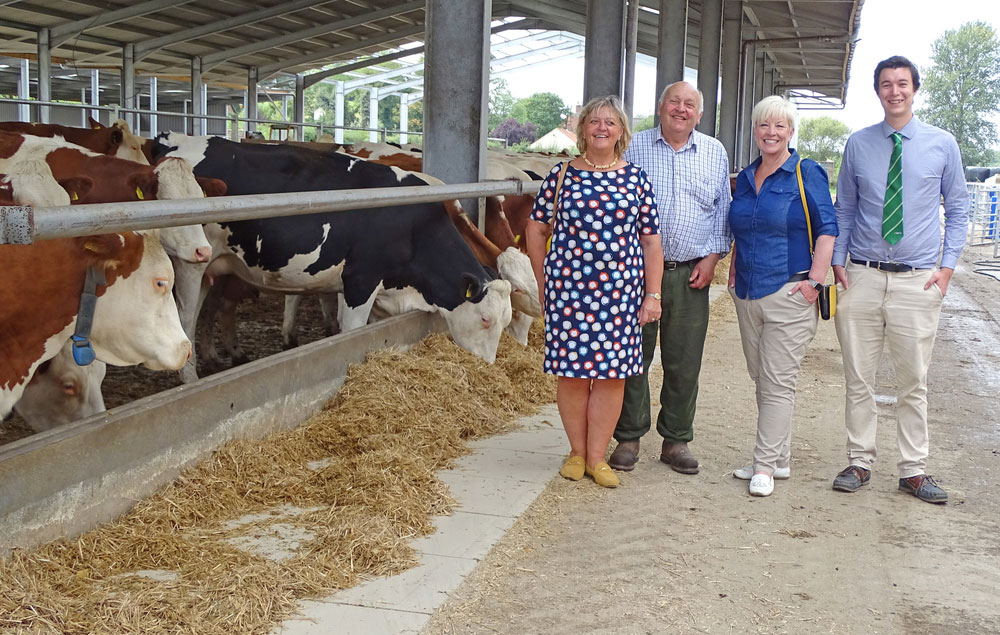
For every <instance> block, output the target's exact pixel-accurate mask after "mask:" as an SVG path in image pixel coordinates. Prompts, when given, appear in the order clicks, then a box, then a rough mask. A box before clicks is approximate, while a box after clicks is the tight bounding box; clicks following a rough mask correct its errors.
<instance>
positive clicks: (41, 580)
mask: <svg viewBox="0 0 1000 635" xmlns="http://www.w3.org/2000/svg"><path fill="white" fill-rule="evenodd" d="M540 351H541V333H540V323H536V325H535V326H534V327H533V329H532V334H531V343H530V344H529V347H528V348H527V349H522V348H521V347H520V346H519V345H518V344H517V343H516V342H514V340H512V339H511V338H509V337H506V336H505V337H503V338H502V340H501V346H500V350H499V351H498V355H497V361H496V363H495V364H493V365H489V364H486V363H485V362H483V361H482V360H480V359H479V358H476V357H474V356H472V355H470V354H469V353H467V352H465V351H464V350H462V349H460V348H458V347H457V346H455V345H454V344H453V343H452V342H451V341H450V340H449V339H448V338H447V337H446V336H444V335H440V334H436V335H431V336H429V337H427V338H426V339H425V340H424V341H422V342H421V343H420V344H418V345H416V346H415V347H413V348H412V349H411V350H409V351H406V352H403V351H400V350H392V349H390V350H384V351H380V352H377V353H374V354H372V355H370V356H369V358H368V360H367V361H366V362H365V363H364V364H360V365H355V366H352V367H351V368H350V370H349V372H348V377H347V380H346V382H345V383H344V385H343V387H342V388H341V390H340V391H339V393H338V394H337V396H336V397H335V398H333V399H332V400H331V401H330V403H328V404H327V405H326V406H325V408H324V409H323V410H322V412H320V413H319V414H317V415H316V416H315V417H313V418H312V419H310V420H309V421H308V422H306V423H305V424H303V425H301V426H299V427H298V428H295V429H294V430H291V431H287V432H283V433H280V434H275V435H272V436H270V437H267V438H265V439H262V440H254V441H233V442H230V443H228V444H226V445H225V446H223V447H221V448H219V449H218V450H216V451H215V452H214V453H213V454H212V456H211V457H210V458H209V459H207V460H206V461H204V462H203V463H202V464H200V465H199V466H197V467H195V468H193V469H190V470H187V471H186V472H185V473H184V474H183V475H182V476H181V477H180V478H178V479H177V480H176V481H175V482H174V483H172V484H171V485H169V486H168V487H166V488H165V489H164V490H163V491H162V492H161V493H159V494H158V495H156V496H154V497H152V498H150V499H148V500H146V501H142V502H140V503H139V504H138V505H137V506H136V507H135V508H134V509H133V510H132V511H131V512H130V513H128V514H126V515H125V516H123V517H122V518H121V519H119V520H118V521H117V522H114V523H111V524H108V525H105V526H103V527H100V528H98V529H96V530H94V531H91V532H89V533H87V534H85V535H83V536H80V537H78V538H75V539H72V540H65V541H60V542H56V543H52V544H49V545H46V546H44V547H42V548H40V549H37V550H35V551H32V552H20V551H15V552H14V553H13V554H12V556H11V557H10V558H9V559H7V560H5V561H2V562H0V632H18V633H36V632H37V633H49V632H58V633H144V634H149V635H155V634H159V633H164V634H166V633H171V634H173V633H184V632H188V633H199V634H213V633H219V634H223V633H224V634H226V635H232V634H234V633H268V632H270V631H271V629H272V628H273V626H274V625H275V624H277V623H279V622H280V621H281V620H283V619H285V618H287V617H289V616H290V615H291V614H292V613H293V612H294V610H295V607H296V603H297V602H298V600H300V599H303V598H314V597H321V596H323V595H326V594H329V593H330V592H332V591H335V590H337V589H343V588H346V587H349V586H352V585H355V584H357V583H358V581H359V576H362V575H386V574H393V573H398V572H400V571H403V570H405V569H406V568H408V567H411V566H413V565H414V564H415V563H416V556H415V554H414V552H413V550H412V549H411V548H410V547H409V541H410V540H411V539H413V538H414V537H417V536H422V535H426V534H428V533H430V532H431V531H432V525H431V523H430V516H431V515H436V514H445V513H448V512H449V510H450V508H451V505H452V503H453V501H452V499H451V497H450V496H449V494H448V492H447V489H446V488H445V487H444V486H443V485H442V483H441V482H440V481H439V480H438V479H437V478H436V476H435V471H436V470H439V469H441V468H443V467H447V466H449V465H450V464H451V463H452V461H453V460H454V459H455V458H456V457H459V456H462V455H463V454H466V453H467V452H468V449H467V445H466V442H467V441H469V440H471V439H475V438H479V437H483V436H488V435H492V434H497V433H499V432H503V431H506V430H509V429H511V428H512V427H513V425H514V420H515V417H517V416H521V415H527V414H531V413H533V412H535V411H536V410H537V409H538V407H539V406H540V405H542V404H545V403H551V402H552V401H554V399H555V382H554V378H552V377H550V376H546V375H544V374H543V373H542V372H541V366H542V360H541V352H540ZM289 535H294V536H295V541H294V544H295V548H294V549H292V550H290V551H289V552H288V554H287V557H285V558H283V559H280V560H276V559H274V558H273V557H267V556H266V555H265V554H264V553H261V552H258V551H257V550H254V549H252V548H245V546H246V545H248V544H255V542H261V543H262V544H266V542H267V541H268V540H271V541H278V542H279V543H280V541H281V540H282V537H283V536H284V537H285V538H286V539H287V536H289Z"/></svg>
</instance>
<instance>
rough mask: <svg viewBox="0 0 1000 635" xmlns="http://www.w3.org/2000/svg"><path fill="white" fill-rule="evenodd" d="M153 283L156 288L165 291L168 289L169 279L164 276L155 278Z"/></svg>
mask: <svg viewBox="0 0 1000 635" xmlns="http://www.w3.org/2000/svg"><path fill="white" fill-rule="evenodd" d="M153 283H154V284H155V285H156V288H157V289H160V290H163V291H167V290H169V289H170V281H169V280H167V279H166V278H156V279H155V280H154V281H153Z"/></svg>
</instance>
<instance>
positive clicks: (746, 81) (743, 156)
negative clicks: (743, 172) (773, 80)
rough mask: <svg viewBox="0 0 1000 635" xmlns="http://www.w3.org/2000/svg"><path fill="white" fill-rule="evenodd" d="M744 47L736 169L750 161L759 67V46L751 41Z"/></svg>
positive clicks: (741, 61)
mask: <svg viewBox="0 0 1000 635" xmlns="http://www.w3.org/2000/svg"><path fill="white" fill-rule="evenodd" d="M743 47H744V48H743V59H742V60H740V63H741V64H742V69H743V76H742V78H741V81H742V90H741V91H740V115H739V124H740V126H739V141H740V143H739V146H740V147H739V150H740V152H739V155H738V163H737V166H736V169H742V168H745V167H746V166H747V165H748V164H749V163H750V148H751V146H752V145H753V124H752V122H751V121H750V112H751V111H752V110H753V96H754V90H753V86H754V70H755V69H756V68H757V62H756V60H757V47H756V46H754V45H753V44H752V43H751V42H750V41H748V42H745V43H744V45H743Z"/></svg>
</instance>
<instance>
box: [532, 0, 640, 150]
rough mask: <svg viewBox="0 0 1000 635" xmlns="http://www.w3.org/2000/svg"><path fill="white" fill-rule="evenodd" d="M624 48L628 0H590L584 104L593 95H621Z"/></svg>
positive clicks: (588, 4) (588, 1)
mask: <svg viewBox="0 0 1000 635" xmlns="http://www.w3.org/2000/svg"><path fill="white" fill-rule="evenodd" d="M624 50H625V0H587V33H586V44H585V49H584V53H583V59H584V62H583V101H584V103H586V102H587V101H588V100H590V99H591V98H592V97H603V96H604V95H618V96H619V97H620V96H621V94H622V62H623V59H622V58H623V55H624ZM539 132H541V131H539ZM545 132H548V130H546V131H545Z"/></svg>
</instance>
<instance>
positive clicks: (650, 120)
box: [632, 115, 656, 134]
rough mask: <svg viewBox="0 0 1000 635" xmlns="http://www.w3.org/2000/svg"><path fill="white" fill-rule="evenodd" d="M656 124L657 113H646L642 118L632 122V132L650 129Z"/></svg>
mask: <svg viewBox="0 0 1000 635" xmlns="http://www.w3.org/2000/svg"><path fill="white" fill-rule="evenodd" d="M655 125H656V115H646V116H645V117H643V118H642V119H637V120H636V121H634V122H632V134H635V133H637V132H640V131H642V130H649V129H650V128H652V127H653V126H655Z"/></svg>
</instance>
